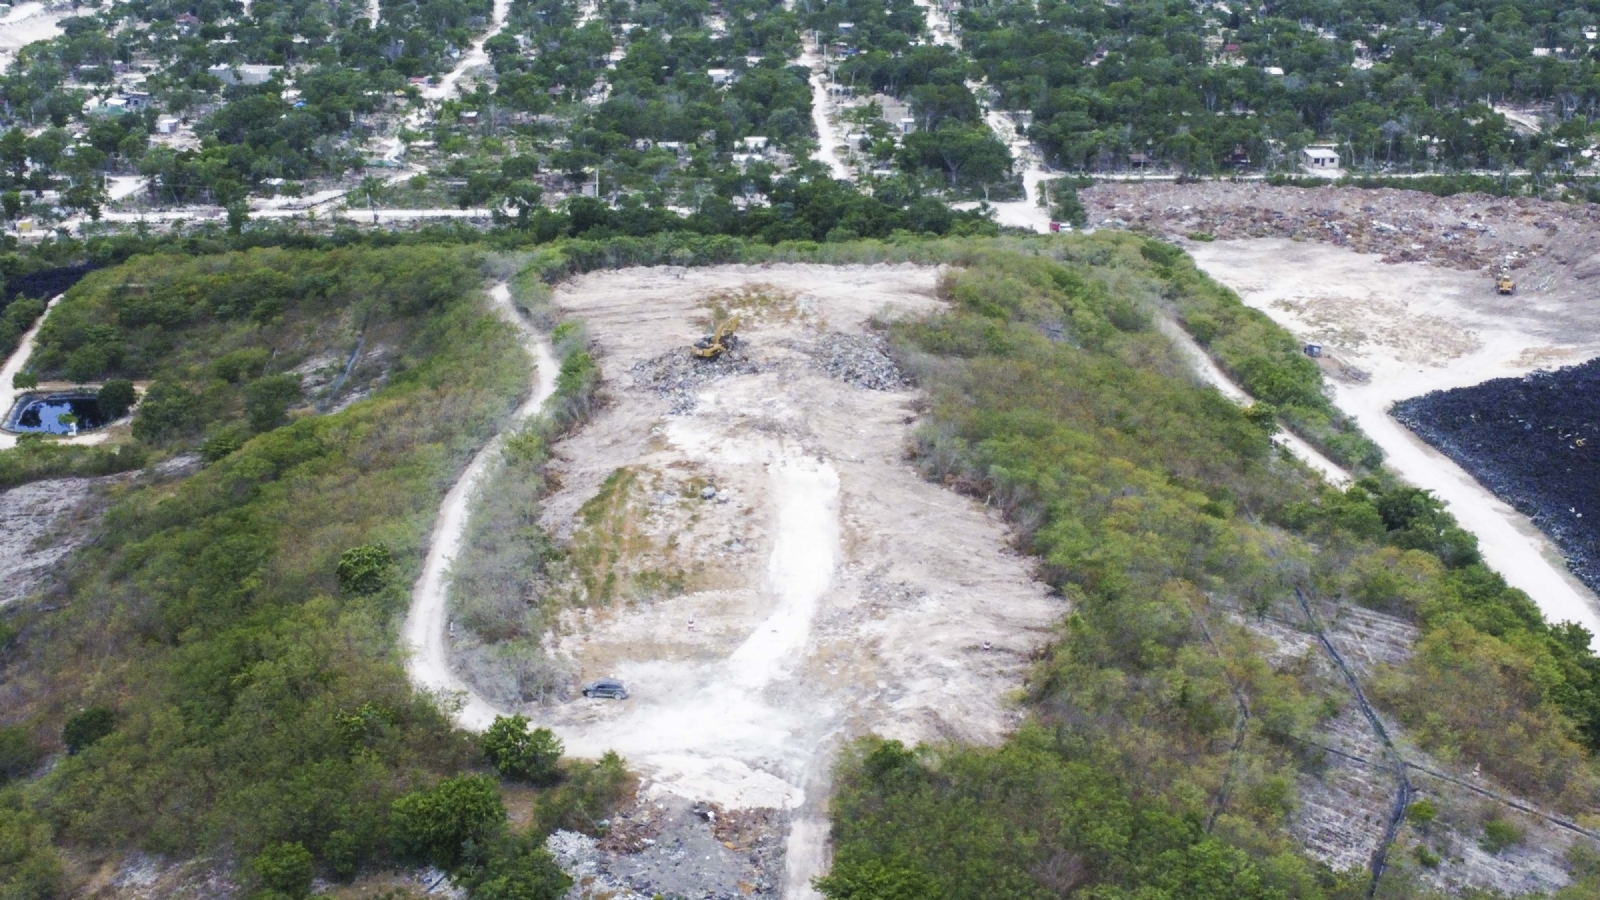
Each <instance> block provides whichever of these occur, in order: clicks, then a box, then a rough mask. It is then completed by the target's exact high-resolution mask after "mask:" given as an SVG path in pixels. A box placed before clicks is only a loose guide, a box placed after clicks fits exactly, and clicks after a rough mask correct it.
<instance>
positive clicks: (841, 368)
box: [800, 332, 909, 391]
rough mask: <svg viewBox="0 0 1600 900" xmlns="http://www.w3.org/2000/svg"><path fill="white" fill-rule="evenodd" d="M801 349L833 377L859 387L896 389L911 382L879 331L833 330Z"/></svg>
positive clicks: (877, 389) (875, 389)
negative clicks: (851, 333) (864, 332)
mask: <svg viewBox="0 0 1600 900" xmlns="http://www.w3.org/2000/svg"><path fill="white" fill-rule="evenodd" d="M800 349H801V350H803V351H804V352H805V353H806V354H807V355H808V356H810V357H811V358H812V359H813V360H815V361H816V363H817V365H818V367H819V368H821V369H822V371H824V372H826V373H827V374H828V376H829V377H830V378H837V379H838V380H840V381H843V382H845V383H847V384H853V385H855V386H856V387H859V388H866V389H867V390H869V391H897V390H900V389H901V388H904V387H906V386H907V384H909V382H908V380H907V379H906V377H905V375H904V374H903V373H902V372H901V371H900V367H899V366H898V365H897V364H896V363H895V361H894V357H892V356H890V355H889V344H888V342H887V341H885V340H884V339H883V338H882V337H880V336H878V335H876V334H865V335H850V334H839V333H837V332H834V333H829V334H828V335H826V336H825V337H823V338H822V339H821V340H819V341H816V342H815V343H812V344H808V345H805V346H803V347H801V348H800Z"/></svg>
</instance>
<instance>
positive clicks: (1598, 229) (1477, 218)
mask: <svg viewBox="0 0 1600 900" xmlns="http://www.w3.org/2000/svg"><path fill="white" fill-rule="evenodd" d="M1083 201H1084V204H1085V206H1086V207H1087V209H1088V211H1089V219H1090V222H1091V224H1093V225H1097V226H1099V227H1104V228H1127V229H1132V230H1136V231H1142V232H1146V233H1149V234H1153V235H1164V236H1176V237H1183V236H1189V235H1206V236H1209V237H1210V238H1214V239H1219V240H1232V239H1241V238H1289V239H1292V240H1311V241H1321V242H1324V243H1330V244H1334V245H1336V246H1340V247H1348V248H1350V249H1352V250H1356V251H1358V252H1362V253H1376V254H1381V255H1382V256H1383V258H1384V261H1385V262H1421V263H1428V264H1430V265H1436V266H1441V267H1444V268H1452V269H1461V270H1467V271H1482V272H1499V271H1501V270H1508V271H1509V270H1518V269H1525V268H1528V267H1530V266H1532V267H1533V268H1534V272H1533V274H1536V275H1539V276H1546V275H1549V274H1552V273H1551V272H1549V271H1545V270H1546V269H1547V268H1550V267H1551V266H1552V265H1553V266H1559V267H1563V268H1566V267H1572V268H1573V269H1574V270H1578V269H1582V268H1583V267H1584V266H1585V265H1588V266H1590V267H1592V268H1595V270H1596V271H1600V265H1596V262H1595V261H1596V260H1600V257H1597V255H1596V254H1597V252H1600V209H1597V208H1595V205H1594V204H1564V203H1557V202H1553V201H1544V200H1534V199H1530V198H1503V197H1490V196H1487V195H1484V194H1457V195H1455V196H1452V197H1435V196H1433V195H1431V194H1426V193H1423V192H1420V191H1403V190H1394V189H1375V190H1368V189H1357V188H1348V187H1344V188H1340V187H1332V186H1328V187H1316V188H1297V187H1273V186H1271V185H1267V184H1263V183H1259V182H1252V183H1230V182H1204V183H1200V184H1185V185H1177V184H1170V183H1146V184H1137V183H1120V184H1100V185H1096V186H1094V187H1093V188H1090V189H1088V190H1085V191H1084V192H1083ZM1541 262H1545V263H1546V264H1545V265H1538V264H1539V263H1541ZM1519 280H1524V279H1519Z"/></svg>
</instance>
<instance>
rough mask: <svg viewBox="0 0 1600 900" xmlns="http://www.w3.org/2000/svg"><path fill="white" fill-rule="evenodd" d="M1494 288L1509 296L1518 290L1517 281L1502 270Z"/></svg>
mask: <svg viewBox="0 0 1600 900" xmlns="http://www.w3.org/2000/svg"><path fill="white" fill-rule="evenodd" d="M1494 289H1495V290H1496V291H1498V292H1499V293H1500V294H1501V296H1505V297H1509V296H1511V295H1512V294H1515V293H1516V292H1517V283H1516V282H1515V281H1512V280H1511V276H1510V275H1509V274H1507V273H1505V272H1501V273H1500V274H1499V275H1498V276H1496V277H1495V279H1494Z"/></svg>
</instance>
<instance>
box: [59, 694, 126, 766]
mask: <svg viewBox="0 0 1600 900" xmlns="http://www.w3.org/2000/svg"><path fill="white" fill-rule="evenodd" d="M116 727H117V718H116V714H115V713H113V712H112V711H111V710H109V709H107V708H106V707H104V706H91V707H89V708H88V709H86V710H84V711H82V712H80V713H78V714H77V715H75V716H73V717H72V718H70V719H68V720H67V724H66V725H65V726H63V727H62V729H61V743H63V744H66V745H67V752H68V753H69V754H74V755H76V754H77V753H79V752H80V751H82V750H83V749H84V748H86V747H89V746H91V745H93V744H94V743H95V742H96V741H98V740H100V739H101V738H103V737H105V736H106V735H108V734H110V733H111V731H112V729H114V728H116Z"/></svg>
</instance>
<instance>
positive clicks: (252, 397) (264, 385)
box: [244, 375, 300, 431]
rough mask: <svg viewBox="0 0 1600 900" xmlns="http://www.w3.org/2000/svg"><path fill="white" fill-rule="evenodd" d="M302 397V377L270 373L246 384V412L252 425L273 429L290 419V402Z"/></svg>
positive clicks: (254, 427) (263, 428)
mask: <svg viewBox="0 0 1600 900" xmlns="http://www.w3.org/2000/svg"><path fill="white" fill-rule="evenodd" d="M298 399H300V379H298V378H296V377H295V376H293V375H268V376H267V377H265V378H257V379H256V380H255V381H252V382H250V383H249V384H248V385H245V389H244V412H245V417H246V418H248V419H249V420H250V427H251V428H253V429H255V430H256V431H271V430H272V429H274V428H277V427H278V426H279V425H282V424H283V423H285V422H287V421H288V420H289V404H290V403H292V402H294V401H295V400H298Z"/></svg>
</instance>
